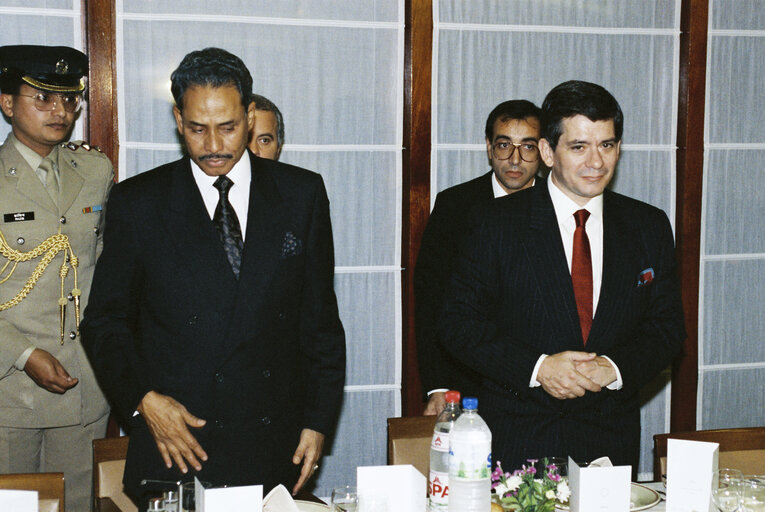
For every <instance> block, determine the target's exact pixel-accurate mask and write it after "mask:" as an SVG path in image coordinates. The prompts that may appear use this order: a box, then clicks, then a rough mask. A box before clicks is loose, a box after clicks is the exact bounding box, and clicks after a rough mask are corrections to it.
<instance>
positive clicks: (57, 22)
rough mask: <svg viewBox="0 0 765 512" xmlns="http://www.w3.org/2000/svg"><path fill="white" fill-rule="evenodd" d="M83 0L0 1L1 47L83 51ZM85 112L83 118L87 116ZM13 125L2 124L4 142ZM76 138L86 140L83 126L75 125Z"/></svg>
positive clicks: (74, 133) (1, 137)
mask: <svg viewBox="0 0 765 512" xmlns="http://www.w3.org/2000/svg"><path fill="white" fill-rule="evenodd" d="M80 3H81V2H80V1H79V0H2V1H0V46H5V45H15V44H37V45H46V46H70V47H72V48H77V49H78V50H82V49H83V41H82V12H81V10H80ZM84 108H85V111H84V112H82V114H81V115H80V117H83V116H86V115H87V104H84ZM10 131H11V125H10V124H8V123H6V122H0V142H2V141H4V140H5V137H6V136H7V135H8V133H9V132H10ZM72 139H82V123H80V122H78V123H76V124H75V128H74V131H73V132H72Z"/></svg>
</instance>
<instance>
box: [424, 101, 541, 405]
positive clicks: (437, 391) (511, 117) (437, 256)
mask: <svg viewBox="0 0 765 512" xmlns="http://www.w3.org/2000/svg"><path fill="white" fill-rule="evenodd" d="M485 133H486V154H487V156H488V160H489V165H490V166H491V170H490V171H489V172H487V173H486V174H483V175H482V176H479V177H478V178H475V179H472V180H470V181H468V182H465V183H462V184H460V185H456V186H454V187H451V188H448V189H446V190H444V191H442V192H440V193H439V194H438V195H437V196H436V203H435V206H434V208H433V211H432V212H431V214H430V218H429V220H428V225H427V227H426V228H425V232H424V233H423V235H422V245H421V247H420V252H419V254H418V257H417V266H416V268H415V274H414V291H415V328H416V336H417V359H418V361H419V366H420V378H421V380H422V387H423V390H424V391H425V392H426V393H427V397H428V399H427V405H426V407H425V412H424V413H425V414H439V413H440V412H441V411H442V410H443V408H444V406H445V404H446V399H445V396H444V393H445V391H447V390H448V389H455V390H458V391H461V392H462V394H463V396H464V395H465V394H474V393H475V392H476V391H477V389H478V377H477V376H476V375H475V373H474V372H473V371H472V370H471V369H470V368H468V367H466V366H465V365H463V364H461V363H460V362H459V361H457V360H456V359H455V358H454V357H452V356H451V355H449V354H448V353H446V352H445V350H444V348H443V347H442V346H441V345H440V344H439V341H438V334H437V333H438V321H439V320H438V319H439V315H440V314H441V308H442V304H443V297H444V290H445V288H446V285H447V283H448V281H449V278H450V276H451V272H452V264H453V262H454V258H455V256H456V253H457V252H456V251H457V248H458V247H459V245H460V241H461V240H462V237H463V236H464V235H465V232H466V228H467V225H466V220H467V218H468V213H469V212H470V211H471V210H472V208H473V207H474V206H476V205H477V204H482V203H485V202H488V201H491V200H492V199H494V198H497V197H504V196H506V195H508V194H512V193H514V192H517V191H519V190H523V189H525V188H528V187H531V186H533V185H534V183H535V180H538V179H541V178H539V177H538V176H537V173H538V171H539V168H540V166H541V162H542V161H541V159H540V157H539V147H538V145H539V108H538V107H537V106H536V105H534V104H533V103H531V102H530V101H526V100H510V101H505V102H503V103H500V104H499V105H497V106H496V107H494V109H493V110H492V111H491V113H490V114H489V117H488V119H487V120H486V128H485Z"/></svg>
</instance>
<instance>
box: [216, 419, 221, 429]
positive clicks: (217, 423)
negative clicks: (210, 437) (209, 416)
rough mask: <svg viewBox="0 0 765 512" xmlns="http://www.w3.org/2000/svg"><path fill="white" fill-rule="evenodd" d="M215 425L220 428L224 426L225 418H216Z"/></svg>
mask: <svg viewBox="0 0 765 512" xmlns="http://www.w3.org/2000/svg"><path fill="white" fill-rule="evenodd" d="M215 426H216V427H218V428H223V420H215Z"/></svg>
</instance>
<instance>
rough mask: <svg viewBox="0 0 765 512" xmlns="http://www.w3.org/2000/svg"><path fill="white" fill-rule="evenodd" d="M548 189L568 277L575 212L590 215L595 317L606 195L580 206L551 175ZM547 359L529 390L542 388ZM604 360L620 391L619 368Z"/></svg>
mask: <svg viewBox="0 0 765 512" xmlns="http://www.w3.org/2000/svg"><path fill="white" fill-rule="evenodd" d="M547 189H548V190H549V192H550V199H552V203H553V208H555V217H556V218H557V219H558V228H559V230H560V236H561V241H562V242H563V249H564V250H565V252H566V262H567V263H568V271H569V274H570V273H571V259H572V256H573V252H574V231H575V230H576V221H575V220H574V212H576V211H577V210H581V209H585V210H587V211H588V212H590V216H589V218H588V219H587V223H586V224H585V225H584V229H585V231H586V233H587V238H588V239H589V241H590V257H591V259H592V314H593V316H594V315H595V312H596V311H597V309H598V300H599V299H600V284H601V283H602V281H603V194H600V195H598V196H595V197H593V198H592V199H590V200H589V201H588V202H587V203H586V204H585V205H584V206H579V205H578V204H576V203H575V202H574V200H573V199H571V198H570V197H568V196H567V195H566V194H564V193H563V191H561V189H559V188H558V186H557V185H555V183H553V180H552V176H550V177H549V178H548V180H547ZM583 350H586V347H583ZM545 357H547V354H542V355H541V356H539V359H538V360H537V364H536V365H535V366H534V371H533V372H532V374H531V380H530V382H529V387H532V388H534V387H537V386H541V384H540V383H539V381H537V373H539V367H540V366H541V365H542V361H544V359H545ZM603 357H605V358H606V359H608V361H609V362H610V363H611V365H612V366H613V367H614V369H615V370H616V380H615V381H614V382H612V383H611V384H609V385H608V386H607V387H608V389H614V390H616V389H621V387H622V384H623V383H622V375H621V373H620V372H619V368H618V367H617V366H616V364H614V362H613V361H611V359H610V358H609V357H608V356H603Z"/></svg>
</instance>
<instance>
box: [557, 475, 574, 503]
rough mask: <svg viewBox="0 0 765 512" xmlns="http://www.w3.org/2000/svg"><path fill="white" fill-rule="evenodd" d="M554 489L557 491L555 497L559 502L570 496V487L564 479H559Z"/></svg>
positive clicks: (566, 499)
mask: <svg viewBox="0 0 765 512" xmlns="http://www.w3.org/2000/svg"><path fill="white" fill-rule="evenodd" d="M556 491H557V492H556V493H555V497H556V498H557V500H558V501H560V502H561V503H566V502H567V501H568V499H569V497H570V496H571V489H569V488H568V482H567V481H566V480H561V481H560V482H558V487H557V488H556Z"/></svg>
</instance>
